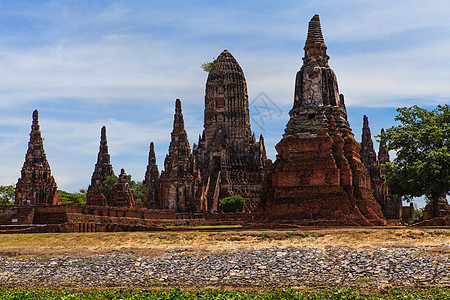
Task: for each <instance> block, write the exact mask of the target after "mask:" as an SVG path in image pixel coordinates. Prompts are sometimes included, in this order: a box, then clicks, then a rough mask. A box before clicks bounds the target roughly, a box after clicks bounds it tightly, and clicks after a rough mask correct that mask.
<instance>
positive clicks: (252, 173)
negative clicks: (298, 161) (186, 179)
mask: <svg viewBox="0 0 450 300" xmlns="http://www.w3.org/2000/svg"><path fill="white" fill-rule="evenodd" d="M248 106H249V103H248V94H247V83H246V81H245V76H244V72H243V71H242V69H241V67H240V66H239V64H238V62H237V61H236V59H235V58H234V57H233V56H232V55H231V54H230V52H228V51H227V50H224V51H223V52H222V53H221V54H220V55H219V57H218V58H217V60H216V62H215V64H214V66H213V68H212V69H211V71H210V72H209V75H208V79H207V82H206V90H205V116H204V120H205V123H204V131H203V134H202V136H201V137H200V138H199V141H198V145H194V147H193V148H194V149H193V153H194V156H195V159H196V168H197V169H198V170H199V171H200V174H201V177H202V193H201V197H200V198H201V199H200V203H199V207H198V208H197V209H198V210H201V211H204V210H207V211H216V210H217V207H218V201H219V200H220V199H221V198H224V197H228V196H233V195H242V196H243V197H244V198H246V200H247V202H246V203H247V209H252V206H254V205H256V204H257V202H259V197H260V194H261V193H262V190H263V179H264V165H265V161H266V159H267V158H266V153H265V148H264V139H263V138H262V136H261V137H260V140H259V141H258V142H257V141H256V138H255V136H254V135H252V131H251V127H250V114H249V107H248Z"/></svg>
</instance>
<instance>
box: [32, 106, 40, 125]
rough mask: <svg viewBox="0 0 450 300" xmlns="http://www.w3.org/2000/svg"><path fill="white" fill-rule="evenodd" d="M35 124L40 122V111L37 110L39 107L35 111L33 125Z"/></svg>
mask: <svg viewBox="0 0 450 300" xmlns="http://www.w3.org/2000/svg"><path fill="white" fill-rule="evenodd" d="M34 124H36V125H37V124H39V112H38V111H37V109H36V110H35V111H33V125H34Z"/></svg>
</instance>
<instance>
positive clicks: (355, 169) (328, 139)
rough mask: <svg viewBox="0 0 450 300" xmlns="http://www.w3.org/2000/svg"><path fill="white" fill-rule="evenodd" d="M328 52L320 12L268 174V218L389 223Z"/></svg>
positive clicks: (324, 222)
mask: <svg viewBox="0 0 450 300" xmlns="http://www.w3.org/2000/svg"><path fill="white" fill-rule="evenodd" d="M326 50H327V47H326V46H325V43H324V39H323V36H322V30H321V26H320V20H319V16H318V15H315V16H314V17H313V18H312V19H311V21H310V23H309V29H308V36H307V39H306V44H305V47H304V51H305V52H304V58H303V66H302V67H301V69H300V71H299V72H298V73H297V77H296V82H295V95H294V106H293V108H292V110H291V111H290V112H289V115H290V120H289V122H288V124H287V125H286V129H285V133H284V135H283V138H282V140H281V141H280V142H279V143H278V144H277V145H276V150H277V152H278V155H277V159H276V161H275V162H274V164H273V167H272V170H271V172H270V173H269V175H268V176H267V192H266V195H265V202H264V213H263V214H264V219H265V221H268V222H278V223H286V224H298V225H326V226H334V225H336V226H339V225H354V226H357V225H367V226H369V225H385V224H386V221H385V220H384V218H383V214H382V212H381V208H380V205H379V204H378V203H377V202H376V200H375V198H374V197H373V195H372V192H371V188H370V178H369V175H368V173H367V170H366V169H365V168H364V165H363V164H362V162H361V160H360V156H359V150H360V145H359V144H358V143H357V142H356V141H355V139H354V138H353V135H352V133H351V128H350V126H349V123H348V122H347V113H346V110H345V105H344V97H343V95H340V94H339V90H338V84H337V79H336V75H335V74H334V72H333V70H332V69H331V68H330V67H329V65H328V60H329V57H328V55H327V53H326Z"/></svg>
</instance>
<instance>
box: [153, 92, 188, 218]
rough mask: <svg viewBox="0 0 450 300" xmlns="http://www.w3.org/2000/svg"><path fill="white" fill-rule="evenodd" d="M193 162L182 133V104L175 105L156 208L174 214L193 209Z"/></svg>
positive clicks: (185, 137)
mask: <svg viewBox="0 0 450 300" xmlns="http://www.w3.org/2000/svg"><path fill="white" fill-rule="evenodd" d="M193 164H194V159H193V156H192V153H191V148H190V146H189V140H188V137H187V133H186V130H185V129H184V118H183V112H182V110H181V101H180V99H177V100H176V101H175V114H174V120H173V130H172V134H171V141H170V145H169V154H168V155H166V158H165V160H164V171H162V172H161V177H160V178H159V189H158V191H159V193H158V203H157V208H162V209H169V210H172V211H177V212H186V211H192V210H193V209H194V195H195V185H194V179H195V176H194V171H193Z"/></svg>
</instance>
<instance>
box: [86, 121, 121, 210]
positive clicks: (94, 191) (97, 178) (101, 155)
mask: <svg viewBox="0 0 450 300" xmlns="http://www.w3.org/2000/svg"><path fill="white" fill-rule="evenodd" d="M113 175H114V171H113V167H112V165H111V162H110V156H109V153H108V141H107V140H106V127H105V126H103V127H102V129H101V136H100V147H99V151H98V156H97V163H96V164H95V168H94V172H93V173H92V177H91V184H90V185H89V187H88V190H87V192H86V204H87V205H99V206H105V205H107V202H106V197H105V196H104V195H103V193H102V192H101V191H100V187H101V185H102V184H103V181H105V180H106V178H107V177H108V176H113Z"/></svg>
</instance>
